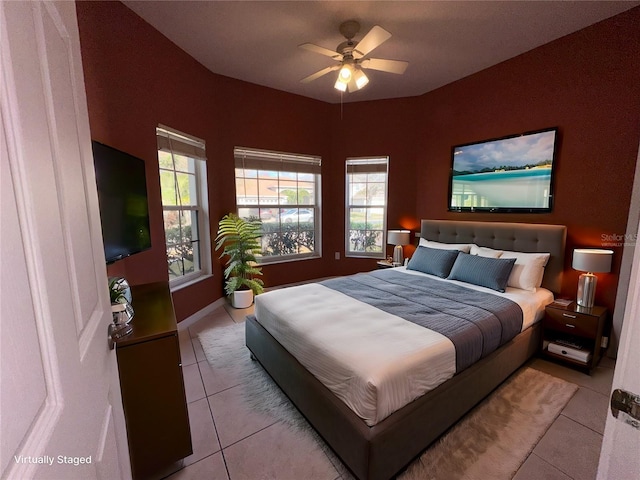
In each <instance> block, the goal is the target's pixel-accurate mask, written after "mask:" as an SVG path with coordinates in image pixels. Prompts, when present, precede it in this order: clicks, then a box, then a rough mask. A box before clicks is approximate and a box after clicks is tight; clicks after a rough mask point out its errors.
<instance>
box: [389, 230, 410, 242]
mask: <svg viewBox="0 0 640 480" xmlns="http://www.w3.org/2000/svg"><path fill="white" fill-rule="evenodd" d="M387 243H388V244H389V245H409V243H411V232H410V231H409V230H389V231H388V232H387Z"/></svg>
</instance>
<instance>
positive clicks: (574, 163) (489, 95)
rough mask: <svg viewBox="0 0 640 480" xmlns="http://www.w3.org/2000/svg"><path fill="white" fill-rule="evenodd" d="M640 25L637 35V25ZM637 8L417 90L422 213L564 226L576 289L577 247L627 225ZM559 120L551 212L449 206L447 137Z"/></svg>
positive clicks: (604, 300)
mask: <svg viewBox="0 0 640 480" xmlns="http://www.w3.org/2000/svg"><path fill="white" fill-rule="evenodd" d="M632 32H635V34H632ZM639 32H640V8H635V9H632V10H631V11H629V12H626V13H623V14H621V15H618V16H616V17H613V18H612V19H609V20H606V21H604V22H601V23H599V24H596V25H594V26H591V27H589V28H586V29H583V30H581V31H579V32H576V33H574V34H572V35H569V36H566V37H563V38H561V39H559V40H557V41H554V42H552V43H549V44H547V45H543V46H541V47H539V48H536V49H535V50H532V51H530V52H528V53H525V54H523V55H520V56H518V57H516V58H513V59H511V60H508V61H506V62H503V63H501V64H499V65H496V66H494V67H491V68H488V69H486V70H483V71H481V72H479V73H477V74H475V75H472V76H469V77H467V78H464V79H462V80H459V81H457V82H455V83H452V84H450V85H447V86H445V87H443V88H440V89H438V90H436V91H433V92H430V93H427V94H426V95H423V96H422V97H421V98H420V99H419V104H420V107H419V108H420V110H421V118H420V122H419V126H418V130H419V133H418V135H417V137H418V142H417V143H416V145H417V148H418V149H419V150H420V151H421V159H420V161H419V165H420V166H419V168H417V172H418V183H417V204H416V214H417V217H419V218H436V219H459V220H483V221H515V222H534V223H552V224H564V225H567V227H568V239H567V250H566V252H567V255H566V267H567V268H566V271H565V275H564V283H563V295H566V296H567V297H571V296H575V292H576V288H577V278H578V275H579V272H576V271H574V270H572V269H571V258H572V255H571V252H572V250H573V248H574V247H602V246H603V245H602V241H601V235H604V234H613V233H615V234H624V233H625V231H626V225H627V216H628V213H629V202H630V198H631V189H632V183H633V175H634V168H635V162H636V156H637V153H638V142H639V137H640V128H639V127H640V81H639V79H640V34H638V33H639ZM554 126H557V127H559V133H560V147H559V150H558V152H559V155H558V157H557V161H556V170H555V174H556V176H555V189H554V197H555V198H554V205H553V211H552V213H549V214H525V215H523V214H489V213H486V214H481V213H454V212H448V211H447V196H448V181H449V168H450V166H451V146H452V145H458V144H463V143H468V142H474V141H478V140H483V139H490V138H496V137H501V136H505V135H508V134H516V133H520V132H524V131H529V130H536V129H540V128H545V127H554ZM613 250H614V257H613V263H614V265H613V272H612V273H611V274H599V275H598V278H599V280H598V282H599V284H598V290H597V298H596V302H597V303H599V304H604V305H607V306H608V307H610V308H611V309H612V308H613V305H614V303H615V295H616V288H617V279H618V276H617V274H618V272H619V269H620V261H621V259H622V248H621V247H615V248H613Z"/></svg>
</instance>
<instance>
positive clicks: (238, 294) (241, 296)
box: [231, 290, 253, 308]
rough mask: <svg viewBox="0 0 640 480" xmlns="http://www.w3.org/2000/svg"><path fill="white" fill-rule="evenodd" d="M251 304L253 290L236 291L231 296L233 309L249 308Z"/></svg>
mask: <svg viewBox="0 0 640 480" xmlns="http://www.w3.org/2000/svg"><path fill="white" fill-rule="evenodd" d="M252 303H253V290H236V291H235V292H233V295H232V296H231V305H232V306H233V307H234V308H249V307H250V306H251V304H252Z"/></svg>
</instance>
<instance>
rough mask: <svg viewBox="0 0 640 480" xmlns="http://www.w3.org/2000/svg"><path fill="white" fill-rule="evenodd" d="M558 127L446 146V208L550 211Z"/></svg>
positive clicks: (493, 210)
mask: <svg viewBox="0 0 640 480" xmlns="http://www.w3.org/2000/svg"><path fill="white" fill-rule="evenodd" d="M557 137H558V129H557V128H548V129H545V130H538V131H535V132H527V133H522V134H518V135H510V136H508V137H503V138H498V139H493V140H485V141H482V142H475V143H467V144H464V145H456V146H454V147H452V148H451V176H450V183H449V210H451V211H459V212H474V211H479V212H531V213H542V212H550V211H551V208H552V204H553V169H554V162H555V158H556V148H557V143H558V141H557V140H558V139H557Z"/></svg>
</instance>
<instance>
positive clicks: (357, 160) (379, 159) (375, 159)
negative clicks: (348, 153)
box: [344, 156, 389, 259]
mask: <svg viewBox="0 0 640 480" xmlns="http://www.w3.org/2000/svg"><path fill="white" fill-rule="evenodd" d="M382 163H385V164H386V168H387V170H386V175H385V180H384V194H385V199H384V205H383V206H382V208H384V215H383V218H382V252H379V253H376V252H351V251H349V232H350V231H351V228H350V227H351V226H350V224H349V223H350V222H349V208H371V207H376V206H375V205H355V204H354V205H352V204H350V203H349V171H348V167H349V165H354V164H361V165H366V164H378V165H379V164H382ZM344 177H345V195H344V199H345V215H344V216H345V234H344V242H345V243H344V252H345V253H344V256H345V257H349V258H378V259H385V258H387V253H386V252H387V212H388V209H389V157H388V156H371V157H347V160H346V162H345V176H344Z"/></svg>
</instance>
